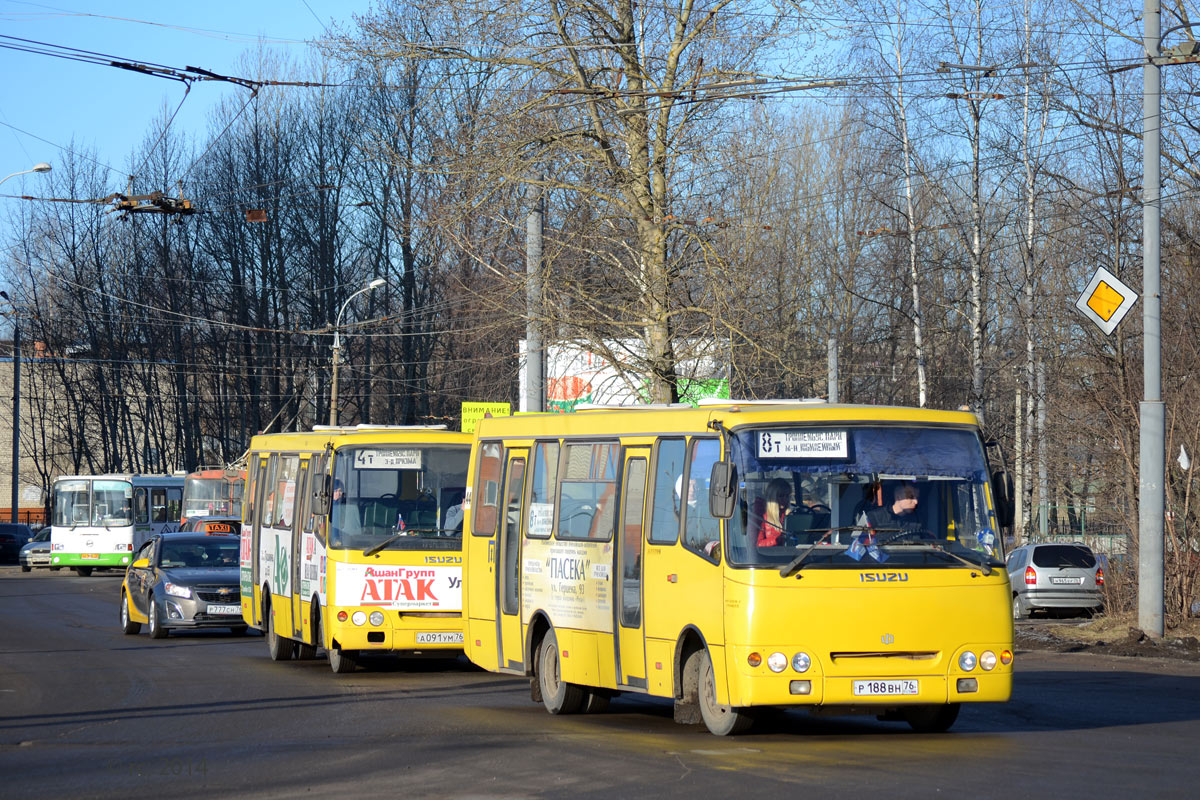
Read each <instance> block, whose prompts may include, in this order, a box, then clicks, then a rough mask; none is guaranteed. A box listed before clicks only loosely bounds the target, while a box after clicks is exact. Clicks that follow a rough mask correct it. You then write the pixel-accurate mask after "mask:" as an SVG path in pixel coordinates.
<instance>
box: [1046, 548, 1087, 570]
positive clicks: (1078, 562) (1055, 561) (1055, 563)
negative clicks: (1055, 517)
mask: <svg viewBox="0 0 1200 800" xmlns="http://www.w3.org/2000/svg"><path fill="white" fill-rule="evenodd" d="M1033 565H1034V566H1035V567H1046V568H1048V569H1055V568H1057V569H1063V568H1069V567H1076V568H1079V569H1091V568H1092V567H1094V566H1096V556H1095V555H1094V554H1093V553H1092V551H1091V550H1089V549H1088V548H1087V547H1084V546H1083V545H1078V544H1044V545H1039V546H1037V547H1035V548H1033Z"/></svg>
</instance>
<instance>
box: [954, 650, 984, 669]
mask: <svg viewBox="0 0 1200 800" xmlns="http://www.w3.org/2000/svg"><path fill="white" fill-rule="evenodd" d="M978 661H979V659H977V658H975V654H974V653H972V652H971V651H970V650H964V651H963V653H962V655H960V656H959V657H958V668H959V669H961V670H962V671H963V672H970V671H971V670H973V669H975V665H976V664H977V663H978Z"/></svg>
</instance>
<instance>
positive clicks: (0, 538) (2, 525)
mask: <svg viewBox="0 0 1200 800" xmlns="http://www.w3.org/2000/svg"><path fill="white" fill-rule="evenodd" d="M32 538H33V529H32V528H30V527H29V526H28V525H25V524H23V523H20V522H0V563H2V564H16V563H17V562H18V560H19V558H20V555H21V548H22V547H24V546H25V545H26V544H28V543H29V540H30V539H32Z"/></svg>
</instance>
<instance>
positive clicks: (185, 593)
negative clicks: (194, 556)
mask: <svg viewBox="0 0 1200 800" xmlns="http://www.w3.org/2000/svg"><path fill="white" fill-rule="evenodd" d="M163 588H164V589H166V590H167V594H169V595H171V596H172V597H184V598H190V597H191V596H192V590H191V588H190V587H187V586H180V585H179V584H178V583H171V582H170V581H167V582H166V583H164V584H163Z"/></svg>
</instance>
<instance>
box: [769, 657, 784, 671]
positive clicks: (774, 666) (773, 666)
mask: <svg viewBox="0 0 1200 800" xmlns="http://www.w3.org/2000/svg"><path fill="white" fill-rule="evenodd" d="M787 665H788V658H787V656H785V655H784V654H783V653H771V655H769V656H767V667H768V668H769V669H770V670H771V672H783V671H784V670H785V669H787Z"/></svg>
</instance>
